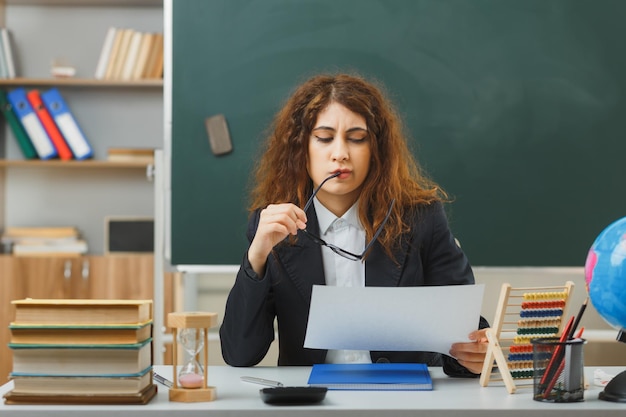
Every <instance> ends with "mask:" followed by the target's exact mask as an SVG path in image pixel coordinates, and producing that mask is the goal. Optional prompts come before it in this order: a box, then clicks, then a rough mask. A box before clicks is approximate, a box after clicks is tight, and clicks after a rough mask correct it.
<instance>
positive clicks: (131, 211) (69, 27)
mask: <svg viewBox="0 0 626 417" xmlns="http://www.w3.org/2000/svg"><path fill="white" fill-rule="evenodd" d="M57 6H58V7H57ZM0 26H1V27H6V28H7V29H9V30H10V31H11V35H12V40H13V45H12V46H13V47H14V48H13V52H14V53H15V57H16V62H15V63H16V69H17V71H16V75H17V76H18V77H19V78H11V79H7V78H4V79H0V92H1V93H4V94H1V95H7V96H8V93H10V92H11V91H14V90H17V89H20V88H21V89H24V90H25V92H26V93H27V96H28V93H30V92H32V91H33V90H39V91H40V94H41V97H42V99H43V98H44V94H48V93H49V92H50V91H51V90H58V92H59V93H60V95H61V96H63V98H64V99H65V101H66V103H67V106H66V108H69V109H70V110H71V113H72V115H73V117H74V119H75V121H76V125H77V126H78V127H79V128H80V130H81V131H82V133H83V134H84V137H85V138H86V139H87V140H88V142H89V144H90V145H91V148H92V150H93V153H92V154H90V155H89V156H85V157H84V159H83V160H76V159H72V160H60V159H57V158H51V159H48V160H41V159H40V157H39V156H38V155H36V154H35V155H31V156H26V155H24V153H23V149H22V142H20V138H21V137H20V136H18V135H17V134H16V131H15V129H13V125H12V124H11V123H10V122H9V120H8V119H7V117H6V116H5V115H4V114H2V115H0V231H2V230H4V229H6V228H8V227H12V226H31V225H32V226H55V225H64V224H72V225H75V226H76V227H78V228H79V229H80V230H81V234H82V236H83V237H84V239H85V241H87V242H88V245H89V251H88V252H87V254H83V255H82V256H75V257H64V256H14V255H11V254H8V253H3V254H0V276H2V277H3V278H6V279H3V280H0V281H2V282H0V306H1V307H0V313H2V314H0V317H2V320H0V326H1V327H2V328H3V329H5V330H2V331H0V379H3V378H5V377H6V375H7V372H6V370H7V369H8V368H7V366H9V364H10V355H9V354H8V353H7V351H6V342H7V340H6V339H5V336H6V335H7V332H6V329H7V327H6V325H8V323H5V321H6V320H7V319H8V317H10V316H12V313H11V311H7V309H6V308H5V306H4V304H6V302H7V301H10V300H11V299H15V298H18V297H19V298H23V297H39V298H42V296H48V295H49V296H50V298H55V297H62V298H128V297H133V298H135V297H137V296H138V295H139V294H141V296H142V297H145V298H153V296H154V291H153V283H154V278H155V277H154V275H155V273H154V257H153V256H152V254H149V255H148V254H146V255H142V254H132V255H130V254H129V255H124V256H122V255H108V254H104V246H105V241H106V239H105V237H106V232H105V228H104V227H103V226H104V222H105V219H106V218H107V217H108V216H115V215H117V216H143V217H153V216H154V186H153V184H152V183H151V181H149V180H150V179H151V174H152V172H153V169H152V168H153V163H151V162H150V161H149V160H146V159H144V160H137V159H135V160H127V159H125V160H116V161H112V160H109V152H108V151H109V149H121V148H130V149H144V148H149V149H158V148H161V147H162V138H163V129H164V124H163V93H162V91H163V79H162V78H159V77H144V78H141V79H131V80H122V79H96V77H95V70H96V67H97V63H98V57H99V55H100V52H101V49H102V46H103V40H104V35H105V33H106V31H107V30H108V29H109V27H111V26H115V27H124V28H133V29H134V30H136V31H140V32H149V33H161V32H162V31H163V0H17V1H16V0H0ZM77 34H78V35H77ZM51 62H55V63H56V64H59V65H61V64H62V65H67V66H69V67H73V68H75V69H76V75H75V76H73V77H58V78H57V77H53V76H51V75H50V74H51V72H50V71H51ZM31 104H32V103H31ZM33 106H34V105H33ZM44 106H45V107H46V108H47V109H48V111H49V112H50V116H52V118H53V119H54V121H55V122H57V123H58V120H56V117H57V116H58V115H55V114H54V113H53V111H52V109H51V107H50V106H48V103H46V102H45V101H44ZM36 116H40V115H39V114H38V113H36ZM16 120H17V121H18V122H19V121H20V120H19V119H16ZM57 126H58V125H57ZM22 127H23V126H22ZM59 129H61V128H60V127H59ZM18 133H19V132H18ZM61 133H62V134H63V135H65V133H64V132H63V131H61ZM64 137H65V136H64ZM146 177H147V179H148V180H146ZM68 265H69V266H68ZM68 275H69V277H70V278H69V279H68V278H67V276H68ZM129 277H132V279H129ZM55 291H56V292H55ZM159 293H162V291H160V290H159ZM165 293H166V294H170V293H171V291H169V290H167V291H165ZM55 294H56V295H55Z"/></svg>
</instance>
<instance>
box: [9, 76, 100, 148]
mask: <svg viewBox="0 0 626 417" xmlns="http://www.w3.org/2000/svg"><path fill="white" fill-rule="evenodd" d="M0 111H2V114H3V115H4V117H5V119H6V120H7V123H8V124H9V126H10V127H11V130H12V131H13V135H14V136H15V138H16V139H17V143H18V145H19V147H20V149H21V151H22V154H23V155H24V158H26V159H36V158H39V159H44V160H46V159H52V158H60V159H62V160H70V159H77V160H82V159H87V158H91V157H93V149H92V147H91V145H90V143H89V141H88V140H87V138H86V136H85V134H84V133H83V131H82V130H81V129H80V127H79V126H78V123H77V122H76V119H75V118H74V116H73V115H72V112H71V111H70V109H69V107H68V105H67V103H66V102H65V100H64V99H63V96H62V95H61V93H60V92H59V90H58V89H56V88H51V89H49V90H48V91H44V92H40V91H39V90H36V89H34V90H31V91H26V89H24V88H16V89H14V90H12V91H10V92H8V93H5V92H4V91H0Z"/></svg>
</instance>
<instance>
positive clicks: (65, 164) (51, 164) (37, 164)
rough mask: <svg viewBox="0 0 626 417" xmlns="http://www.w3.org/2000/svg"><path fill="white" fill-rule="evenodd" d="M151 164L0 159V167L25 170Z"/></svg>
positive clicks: (143, 163)
mask: <svg viewBox="0 0 626 417" xmlns="http://www.w3.org/2000/svg"><path fill="white" fill-rule="evenodd" d="M150 165H152V164H148V163H146V162H134V161H106V160H97V159H90V160H84V161H76V160H70V161H61V160H56V159H55V160H46V161H42V160H25V159H0V167H25V168H63V169H89V168H111V169H119V168H147V167H148V166H150Z"/></svg>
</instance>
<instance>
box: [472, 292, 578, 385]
mask: <svg viewBox="0 0 626 417" xmlns="http://www.w3.org/2000/svg"><path fill="white" fill-rule="evenodd" d="M573 289H574V283H573V282H572V281H567V282H566V283H565V285H563V286H553V287H520V288H514V287H511V284H507V283H505V284H502V289H501V291H500V299H499V301H498V306H497V309H496V315H495V319H494V321H493V324H492V327H491V328H490V329H488V330H487V332H486V333H487V339H488V341H489V347H488V349H487V355H486V357H485V362H484V364H483V370H482V373H481V375H480V385H481V386H483V387H486V386H487V385H488V384H489V382H490V381H503V382H504V385H505V387H506V389H507V391H508V392H509V394H513V393H514V392H515V391H516V389H517V387H518V386H524V385H526V386H532V382H533V349H532V345H531V343H530V341H531V339H537V338H547V337H558V336H559V335H560V333H561V332H562V331H563V327H564V325H565V323H564V320H563V317H564V314H565V312H566V311H567V308H568V306H569V301H570V296H571V294H572V291H573ZM505 355H506V356H505ZM494 368H495V369H494ZM516 381H519V382H516Z"/></svg>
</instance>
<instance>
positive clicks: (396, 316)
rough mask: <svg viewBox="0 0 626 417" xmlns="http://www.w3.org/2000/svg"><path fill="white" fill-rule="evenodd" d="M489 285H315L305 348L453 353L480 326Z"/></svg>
mask: <svg viewBox="0 0 626 417" xmlns="http://www.w3.org/2000/svg"><path fill="white" fill-rule="evenodd" d="M483 291H484V285H483V284H478V285H447V286H436V287H359V288H354V287H334V286H325V285H314V286H313V295H312V298H311V308H310V310H309V323H308V325H307V329H306V337H305V340H304V347H305V348H312V349H357V350H388V351H399V350H401V351H404V350H406V351H413V350H414V351H425V352H440V353H444V354H449V351H450V346H451V345H452V343H455V342H468V341H469V338H468V335H469V333H470V332H472V331H474V330H476V329H477V328H478V322H479V320H480V310H481V305H482V299H483Z"/></svg>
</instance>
